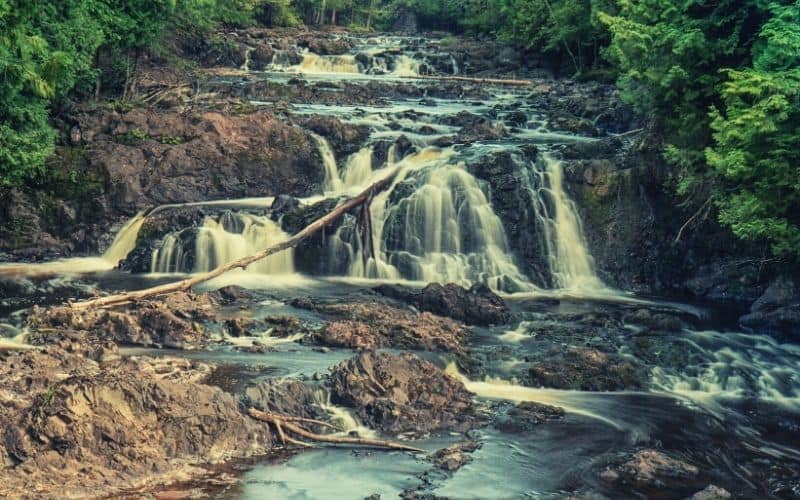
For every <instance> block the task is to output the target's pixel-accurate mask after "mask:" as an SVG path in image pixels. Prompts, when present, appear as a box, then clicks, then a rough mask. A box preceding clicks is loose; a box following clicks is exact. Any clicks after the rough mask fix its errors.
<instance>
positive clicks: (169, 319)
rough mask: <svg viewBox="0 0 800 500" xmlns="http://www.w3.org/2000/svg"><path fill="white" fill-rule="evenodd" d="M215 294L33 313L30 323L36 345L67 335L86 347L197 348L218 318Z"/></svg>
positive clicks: (40, 309) (184, 295)
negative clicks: (99, 344)
mask: <svg viewBox="0 0 800 500" xmlns="http://www.w3.org/2000/svg"><path fill="white" fill-rule="evenodd" d="M214 299H215V297H214V296H213V295H211V294H199V295H196V294H192V293H186V292H179V293H173V294H170V295H166V296H164V297H160V298H159V299H158V300H153V301H147V300H145V301H142V302H138V303H137V304H134V305H131V306H127V307H126V308H125V309H123V310H119V309H89V310H76V309H72V308H70V307H69V306H63V307H51V308H47V309H42V308H38V307H35V308H34V309H33V310H32V311H31V314H30V316H29V317H28V325H29V326H30V327H31V329H32V330H33V333H32V338H33V340H34V341H35V342H38V343H46V342H50V341H53V340H55V339H58V338H60V337H63V336H65V335H67V334H69V333H73V334H75V333H78V334H82V336H81V338H82V339H83V340H84V341H88V342H98V341H99V342H106V341H113V342H119V343H122V344H139V345H145V346H166V347H174V348H178V349H187V348H195V347H198V346H200V345H202V344H203V343H204V342H205V341H206V340H208V337H207V332H206V330H205V329H204V327H203V326H202V325H201V323H200V322H201V321H206V320H210V319H212V318H213V317H214V314H215V311H214V308H215V306H216V303H215V300H214Z"/></svg>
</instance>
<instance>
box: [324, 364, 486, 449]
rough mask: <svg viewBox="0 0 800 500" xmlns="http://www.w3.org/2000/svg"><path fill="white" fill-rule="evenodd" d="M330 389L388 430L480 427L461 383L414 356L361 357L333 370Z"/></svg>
mask: <svg viewBox="0 0 800 500" xmlns="http://www.w3.org/2000/svg"><path fill="white" fill-rule="evenodd" d="M330 386H331V393H332V396H333V398H334V401H335V402H338V403H341V404H344V405H346V406H350V407H352V408H354V409H355V411H356V414H357V415H358V417H359V418H360V419H361V421H362V422H364V423H366V424H367V425H369V426H370V427H371V428H373V429H378V430H381V431H383V432H388V433H392V434H397V433H403V432H414V433H425V432H429V431H433V430H438V429H448V430H456V431H466V430H467V429H469V428H472V427H474V426H476V425H477V424H478V419H477V417H476V416H475V413H474V408H473V404H472V397H471V395H470V393H469V392H467V390H466V389H464V386H463V385H462V384H461V382H457V381H456V380H454V379H452V378H450V377H448V376H447V375H445V374H444V372H442V370H440V369H439V368H437V367H436V366H435V365H433V364H431V363H429V362H428V361H423V360H421V359H419V358H418V357H416V356H414V355H412V354H408V353H406V354H401V355H394V354H386V353H375V352H365V353H362V354H359V355H358V356H356V357H355V358H353V359H350V360H349V361H345V362H343V363H342V364H340V365H338V366H336V367H335V368H334V369H333V372H332V374H331V377H330Z"/></svg>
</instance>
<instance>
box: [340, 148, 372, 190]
mask: <svg viewBox="0 0 800 500" xmlns="http://www.w3.org/2000/svg"><path fill="white" fill-rule="evenodd" d="M371 176H372V148H371V147H365V148H362V149H361V150H359V151H358V152H356V153H354V154H352V155H350V157H349V158H348V159H347V163H346V164H345V167H344V172H343V174H342V183H343V185H344V186H343V187H345V188H351V187H357V186H362V185H364V184H365V183H366V182H367V181H369V179H370V177H371Z"/></svg>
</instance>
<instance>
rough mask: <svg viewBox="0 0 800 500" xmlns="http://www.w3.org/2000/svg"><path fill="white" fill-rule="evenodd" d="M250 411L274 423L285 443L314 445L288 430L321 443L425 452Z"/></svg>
mask: <svg viewBox="0 0 800 500" xmlns="http://www.w3.org/2000/svg"><path fill="white" fill-rule="evenodd" d="M248 413H249V414H250V416H251V417H253V418H254V419H256V420H260V421H262V422H266V423H268V424H272V425H274V426H275V429H276V430H277V432H278V438H279V439H280V440H281V442H282V443H283V444H287V443H289V444H294V445H297V446H303V447H309V446H312V445H311V444H309V443H306V442H304V441H299V440H297V439H294V438H291V437H289V436H287V435H286V433H285V432H284V430H286V431H289V432H291V433H293V434H296V435H298V436H300V437H303V438H305V439H309V440H311V441H317V442H320V443H333V444H347V445H353V446H369V447H373V448H385V449H389V450H401V451H412V452H415V453H424V450H421V449H419V448H414V447H413V446H408V445H405V444H403V443H397V442H395V441H385V440H383V439H364V438H354V437H340V436H326V435H323V434H315V433H313V432H310V431H307V430H306V429H303V428H302V427H300V426H298V425H295V424H293V423H291V422H292V421H296V420H298V419H297V418H295V417H285V416H283V415H277V414H275V413H272V412H268V411H260V410H256V409H255V408H250V410H248Z"/></svg>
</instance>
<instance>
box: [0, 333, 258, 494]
mask: <svg viewBox="0 0 800 500" xmlns="http://www.w3.org/2000/svg"><path fill="white" fill-rule="evenodd" d="M85 350H86V349H85V348H84V347H83V346H81V345H78V344H65V345H64V346H63V348H57V347H50V348H48V350H47V351H46V352H39V351H36V352H27V353H22V354H12V355H9V356H5V357H3V359H2V360H1V361H0V382H1V383H2V386H3V391H2V395H0V399H1V400H2V404H0V418H1V419H2V421H3V426H4V432H3V435H2V436H0V496H2V497H4V498H19V497H20V496H21V494H22V493H23V492H24V495H25V496H29V497H36V498H56V497H58V498H85V497H97V496H109V497H111V496H117V495H120V494H122V493H123V489H125V492H127V494H130V488H135V487H138V486H143V485H153V484H158V483H169V482H174V481H185V480H187V479H191V478H193V477H195V476H202V475H203V474H204V473H205V469H202V468H199V467H195V466H196V465H205V464H211V463H219V462H222V461H226V460H230V459H233V458H246V457H251V456H255V455H263V454H264V453H266V452H268V451H269V450H270V449H271V446H272V437H271V434H270V432H269V430H268V428H267V426H265V425H263V424H261V423H258V422H256V421H255V420H253V419H251V418H249V417H248V416H246V415H245V414H243V413H242V412H241V411H240V408H239V402H238V401H237V399H236V398H235V397H233V396H232V395H230V394H227V393H225V392H223V391H222V390H221V389H219V388H216V387H211V386H208V385H204V384H203V383H202V380H203V379H204V378H205V377H206V376H208V374H209V372H210V367H208V366H205V365H202V364H195V363H192V362H190V361H187V360H182V359H173V358H159V359H150V358H128V359H122V358H120V356H119V354H118V353H117V352H116V350H115V347H113V346H110V347H105V348H102V349H99V350H97V351H95V352H94V353H91V352H83V351H85Z"/></svg>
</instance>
